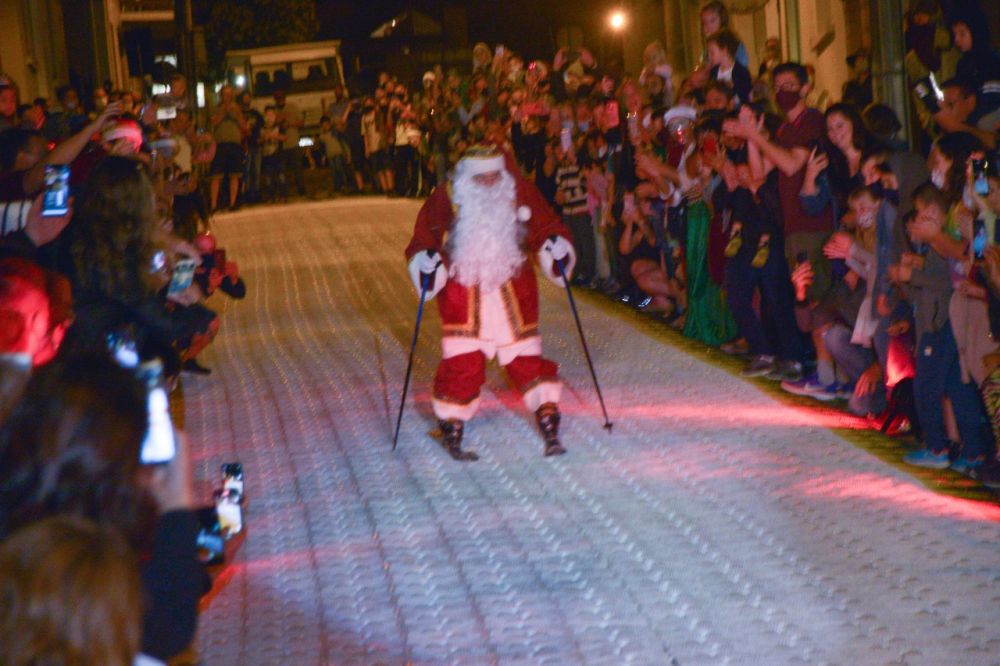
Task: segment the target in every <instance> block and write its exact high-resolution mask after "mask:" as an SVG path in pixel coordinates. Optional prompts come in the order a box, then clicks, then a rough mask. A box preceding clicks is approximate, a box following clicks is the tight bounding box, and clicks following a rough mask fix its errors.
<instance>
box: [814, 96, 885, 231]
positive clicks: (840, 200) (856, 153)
mask: <svg viewBox="0 0 1000 666" xmlns="http://www.w3.org/2000/svg"><path fill="white" fill-rule="evenodd" d="M825 116H826V142H825V143H826V152H827V156H828V160H829V169H828V171H827V173H828V176H829V184H830V187H831V189H832V193H833V196H834V204H835V206H836V208H835V210H834V212H835V213H836V215H837V216H838V217H840V216H842V215H843V214H844V213H846V212H847V210H848V206H847V196H848V195H849V194H850V193H851V192H852V191H854V190H855V189H856V188H858V187H860V186H862V185H864V176H862V175H861V165H862V159H861V156H862V154H864V153H865V151H867V150H869V149H871V148H872V147H873V146H874V145H875V143H876V141H875V139H874V137H873V136H872V135H871V134H870V133H869V132H868V129H867V127H866V126H865V121H864V119H863V118H862V117H861V112H860V111H858V109H857V107H855V106H854V105H853V104H847V103H840V104H834V105H833V106H831V107H830V108H828V109H827V110H826V114H825Z"/></svg>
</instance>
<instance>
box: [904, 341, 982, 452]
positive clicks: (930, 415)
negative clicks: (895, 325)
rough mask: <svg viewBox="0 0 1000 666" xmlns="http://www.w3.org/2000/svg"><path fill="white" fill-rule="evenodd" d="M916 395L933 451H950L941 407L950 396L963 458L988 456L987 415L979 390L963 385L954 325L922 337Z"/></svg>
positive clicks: (924, 429)
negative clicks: (953, 330)
mask: <svg viewBox="0 0 1000 666" xmlns="http://www.w3.org/2000/svg"><path fill="white" fill-rule="evenodd" d="M913 393H914V397H915V399H916V403H917V412H918V413H919V414H920V425H921V427H922V428H923V431H924V444H925V445H926V446H927V448H928V449H929V450H930V451H932V452H934V453H941V452H942V451H944V450H946V449H947V448H948V438H947V435H946V434H945V427H944V410H943V408H942V406H941V400H942V399H943V398H944V397H945V396H947V397H948V398H950V399H951V406H952V409H953V410H954V411H955V420H956V421H957V422H958V433H959V435H960V436H961V438H962V455H963V456H965V457H967V458H976V457H978V456H982V455H984V454H985V453H986V449H987V438H986V428H987V423H986V415H985V413H984V411H983V405H982V402H981V401H980V399H979V393H978V392H977V391H976V387H975V386H974V385H973V384H965V383H963V382H962V370H961V368H960V367H959V364H958V347H957V346H956V344H955V336H954V335H953V334H952V332H951V323H950V322H946V323H945V324H944V326H942V327H941V330H939V331H936V332H934V333H924V334H923V335H922V336H920V342H919V344H917V374H916V376H915V377H914V378H913Z"/></svg>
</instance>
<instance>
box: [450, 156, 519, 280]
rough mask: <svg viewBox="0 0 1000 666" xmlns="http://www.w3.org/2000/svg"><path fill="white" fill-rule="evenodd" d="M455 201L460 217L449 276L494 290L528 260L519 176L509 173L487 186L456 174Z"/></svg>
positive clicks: (451, 249)
mask: <svg viewBox="0 0 1000 666" xmlns="http://www.w3.org/2000/svg"><path fill="white" fill-rule="evenodd" d="M452 198H453V201H454V203H455V205H456V206H457V207H458V215H457V216H456V219H455V224H454V226H453V228H452V231H451V237H450V238H449V239H448V245H449V250H450V255H451V260H452V263H451V270H450V271H449V272H450V274H451V276H452V277H454V278H455V279H457V280H458V282H459V284H461V285H464V286H466V287H474V286H479V288H480V289H482V290H483V291H484V292H488V291H493V290H494V289H497V288H499V287H500V286H501V285H502V284H503V283H504V282H506V281H507V280H509V279H511V278H512V277H514V275H515V273H517V269H518V268H519V267H520V266H521V264H522V263H523V262H524V253H523V252H522V251H521V240H522V236H523V232H524V230H525V229H524V225H523V223H521V222H519V221H518V219H517V206H516V203H517V188H516V184H515V182H514V178H513V176H511V175H510V174H509V173H507V172H506V171H504V172H501V178H500V181H499V182H498V183H496V184H495V185H492V186H488V187H482V186H480V185H478V184H477V183H476V182H475V181H474V180H472V176H469V175H456V178H455V182H454V188H453V192H452Z"/></svg>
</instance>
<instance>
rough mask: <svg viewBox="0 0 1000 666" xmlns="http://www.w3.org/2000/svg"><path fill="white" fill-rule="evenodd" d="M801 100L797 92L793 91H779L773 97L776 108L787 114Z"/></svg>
mask: <svg viewBox="0 0 1000 666" xmlns="http://www.w3.org/2000/svg"><path fill="white" fill-rule="evenodd" d="M801 99H802V95H800V94H799V93H798V92H797V91H794V90H779V91H778V93H777V94H776V95H775V96H774V101H775V102H777V103H778V108H779V109H781V110H782V111H784V112H785V113H788V112H789V111H791V110H792V109H794V108H795V105H796V104H798V103H799V100H801Z"/></svg>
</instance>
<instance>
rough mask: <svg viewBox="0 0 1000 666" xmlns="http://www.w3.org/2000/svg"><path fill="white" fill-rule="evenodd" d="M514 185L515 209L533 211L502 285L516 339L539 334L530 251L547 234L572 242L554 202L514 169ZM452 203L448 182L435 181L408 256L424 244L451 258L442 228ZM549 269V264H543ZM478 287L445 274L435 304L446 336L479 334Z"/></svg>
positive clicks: (451, 212)
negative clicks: (518, 257)
mask: <svg viewBox="0 0 1000 666" xmlns="http://www.w3.org/2000/svg"><path fill="white" fill-rule="evenodd" d="M514 178H515V181H516V191H517V206H516V208H517V210H518V211H519V214H520V212H521V211H523V210H525V209H527V210H528V211H529V212H530V214H531V217H530V218H529V219H528V221H527V222H523V223H522V224H526V225H527V233H526V234H525V237H524V247H523V251H524V261H523V262H522V263H521V265H520V267H519V268H518V270H517V272H516V273H515V275H514V277H513V278H511V279H510V280H508V281H507V282H506V283H504V284H503V285H501V287H500V292H501V295H502V298H503V302H504V309H505V310H506V311H507V315H508V321H509V322H510V324H511V327H512V329H513V332H514V335H515V337H516V338H517V339H519V340H520V339H525V338H529V337H533V336H537V335H538V284H537V283H536V281H535V272H534V270H533V269H532V265H531V259H530V257H535V256H536V255H537V254H538V251H539V250H540V249H541V247H542V244H543V243H544V242H545V241H546V239H548V237H549V236H553V235H557V236H562V237H564V238H566V240H568V241H570V242H572V236H571V235H570V232H569V229H568V228H567V227H566V225H564V224H563V223H562V221H561V220H560V219H559V216H557V215H556V214H555V212H554V211H553V210H552V207H551V206H549V204H548V202H547V201H545V198H544V197H543V196H542V194H541V192H539V191H538V188H537V187H535V186H534V184H532V183H531V182H530V181H528V180H527V179H525V178H524V177H522V176H521V175H520V174H515V175H514ZM455 212H456V211H455V206H454V205H453V204H452V201H451V196H450V193H449V188H448V187H437V188H435V189H434V191H433V192H431V195H430V197H428V199H427V201H426V202H425V203H424V205H423V207H422V208H421V209H420V213H419V214H418V215H417V222H416V225H415V226H414V229H413V238H412V239H411V240H410V244H409V245H408V246H407V247H406V260H407V262H409V261H410V260H411V259H412V258H413V255H415V254H417V253H418V252H421V251H423V250H436V251H437V252H439V253H440V254H441V256H442V258H443V260H444V262H445V265H446V266H448V265H449V264H450V260H449V257H448V255H447V252H446V250H445V248H444V245H445V237H446V234H448V232H449V231H450V230H451V227H452V225H453V224H454V222H455ZM545 269H546V270H547V269H548V267H545ZM479 299H480V294H479V288H478V287H472V288H470V287H466V286H464V285H462V284H460V283H459V282H458V280H456V279H449V280H448V283H447V284H446V285H445V287H444V289H443V290H442V291H441V293H440V294H438V297H437V300H438V309H439V311H440V313H441V322H442V331H443V334H444V336H445V337H471V338H475V337H478V336H479V326H480V322H479V311H480V308H479V303H480V300H479Z"/></svg>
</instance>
